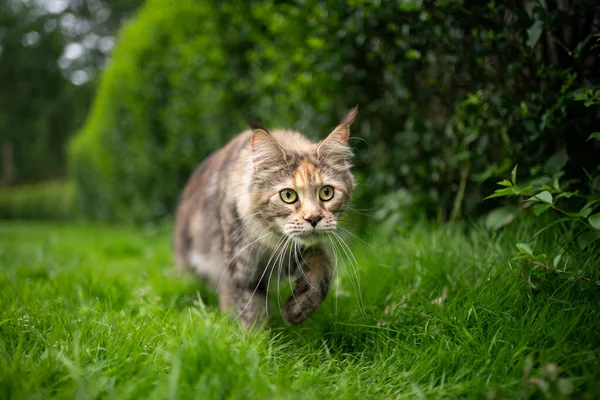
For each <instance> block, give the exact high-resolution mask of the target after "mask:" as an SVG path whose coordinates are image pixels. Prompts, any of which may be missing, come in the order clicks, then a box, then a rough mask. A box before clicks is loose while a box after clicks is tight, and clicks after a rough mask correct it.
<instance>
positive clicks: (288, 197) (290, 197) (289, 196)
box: [279, 189, 298, 204]
mask: <svg viewBox="0 0 600 400" xmlns="http://www.w3.org/2000/svg"><path fill="white" fill-rule="evenodd" d="M279 197H281V200H283V201H284V203H288V204H292V203H295V202H296V200H298V194H297V193H296V192H295V191H294V190H292V189H283V190H282V191H281V192H279Z"/></svg>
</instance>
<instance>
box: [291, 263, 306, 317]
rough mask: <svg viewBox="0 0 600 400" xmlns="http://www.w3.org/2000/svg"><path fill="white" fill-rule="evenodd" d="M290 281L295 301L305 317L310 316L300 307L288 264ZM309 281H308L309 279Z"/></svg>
mask: <svg viewBox="0 0 600 400" xmlns="http://www.w3.org/2000/svg"><path fill="white" fill-rule="evenodd" d="M288 281H289V282H290V286H291V287H292V297H293V298H294V301H295V302H296V304H297V305H298V308H300V312H301V313H302V315H303V316H304V319H306V318H308V317H307V316H306V314H304V311H302V307H300V303H298V299H297V298H296V294H295V293H294V289H295V288H294V284H293V283H292V274H291V272H290V265H289V264H288ZM307 282H308V281H307Z"/></svg>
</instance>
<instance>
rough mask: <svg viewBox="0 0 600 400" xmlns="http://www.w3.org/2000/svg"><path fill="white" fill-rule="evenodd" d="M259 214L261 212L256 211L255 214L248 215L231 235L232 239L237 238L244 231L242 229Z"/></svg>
mask: <svg viewBox="0 0 600 400" xmlns="http://www.w3.org/2000/svg"><path fill="white" fill-rule="evenodd" d="M258 214H260V211H259V212H255V213H254V214H252V215H250V216H249V217H248V219H247V220H246V221H245V222H244V223H243V224H242V225H241V226H240V227H239V228H238V229H237V230H236V231H235V232H234V233H233V235H232V236H231V241H234V240H235V239H237V237H238V236H239V235H240V234H241V233H242V230H243V229H244V228H245V227H246V226H247V225H248V224H249V223H250V222H252V220H253V219H254V217H256V216H257V215H258Z"/></svg>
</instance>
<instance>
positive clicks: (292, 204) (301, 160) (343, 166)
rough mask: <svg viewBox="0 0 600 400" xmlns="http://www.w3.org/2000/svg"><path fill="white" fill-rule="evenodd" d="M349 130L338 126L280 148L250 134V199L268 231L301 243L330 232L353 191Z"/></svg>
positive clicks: (260, 135)
mask: <svg viewBox="0 0 600 400" xmlns="http://www.w3.org/2000/svg"><path fill="white" fill-rule="evenodd" d="M352 118H353V116H352ZM350 122H351V121H350ZM348 128H349V123H348V124H343V125H340V126H338V127H337V128H336V129H335V130H334V131H333V132H332V133H331V134H330V135H329V136H328V137H327V139H325V140H323V141H322V142H320V143H318V144H314V145H312V146H304V147H303V148H302V149H294V148H293V146H292V147H290V146H287V147H286V149H285V150H284V148H283V147H282V146H280V145H279V144H278V143H277V141H276V140H275V138H274V137H273V136H271V135H270V134H268V133H267V132H266V131H264V130H260V131H259V130H254V132H253V139H252V147H253V154H254V155H255V162H256V168H255V170H254V184H253V185H252V188H253V189H252V190H253V196H252V197H253V198H254V199H255V202H256V204H255V205H256V207H255V210H256V212H257V213H258V218H260V220H261V221H263V222H264V223H265V224H267V226H268V228H269V229H271V230H275V231H276V232H278V233H280V234H282V235H284V236H287V237H291V238H293V239H294V240H295V241H296V242H298V243H299V244H303V245H314V244H316V243H318V242H319V241H322V240H325V239H326V237H325V235H327V234H331V233H332V232H333V231H335V229H336V228H337V224H338V220H339V218H340V216H341V214H342V212H343V211H344V209H345V207H346V205H347V203H348V201H349V200H350V195H351V192H352V189H353V187H354V178H353V176H352V173H351V172H350V164H349V163H348V157H349V156H350V149H349V147H348V144H347V139H348Z"/></svg>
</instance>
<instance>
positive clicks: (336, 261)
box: [327, 236, 340, 315]
mask: <svg viewBox="0 0 600 400" xmlns="http://www.w3.org/2000/svg"><path fill="white" fill-rule="evenodd" d="M327 238H328V239H329V241H330V242H331V251H332V252H333V260H334V264H333V278H332V279H331V282H329V287H328V288H327V290H331V285H332V284H333V280H334V279H336V287H335V291H336V293H335V315H337V314H338V297H339V294H340V282H339V281H338V280H337V278H336V274H337V268H338V255H337V252H336V249H335V245H334V244H333V239H331V236H327Z"/></svg>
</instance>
